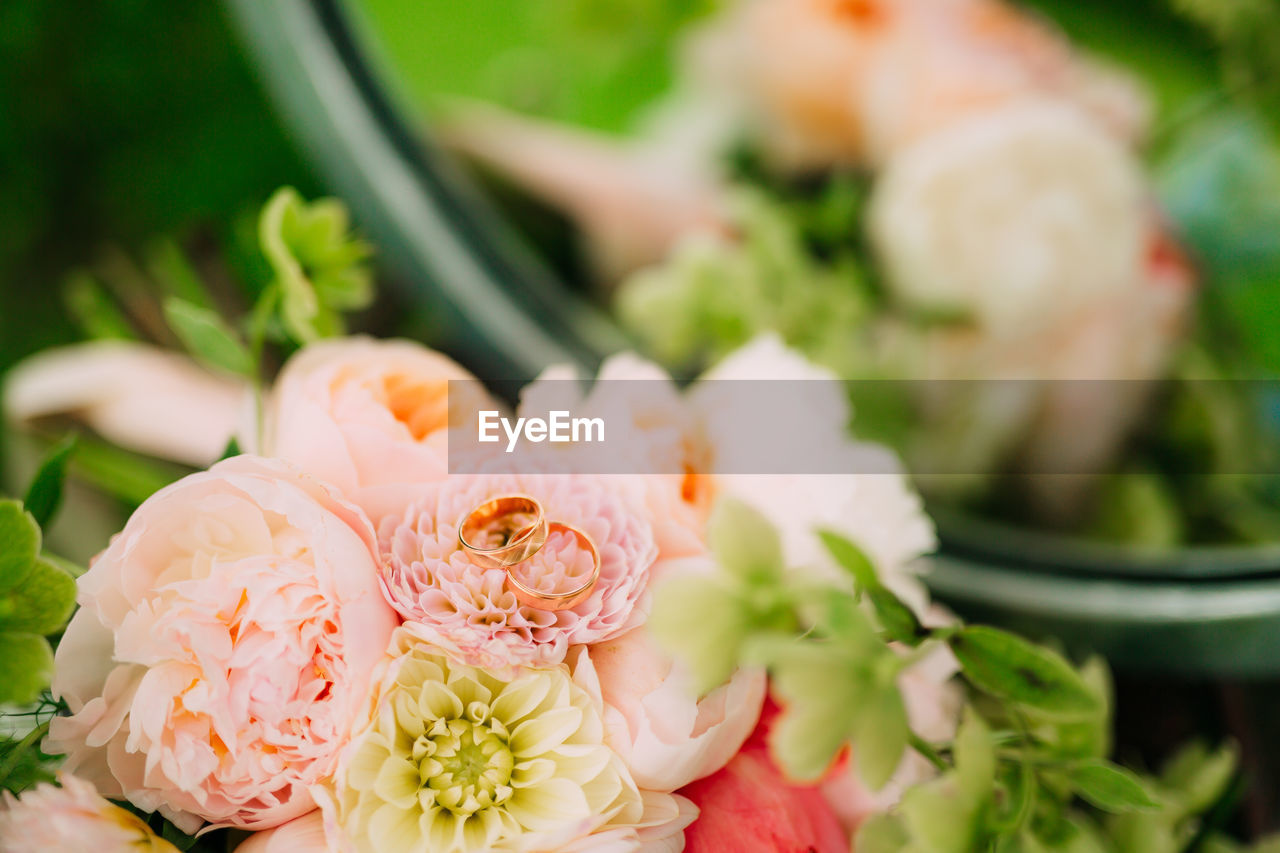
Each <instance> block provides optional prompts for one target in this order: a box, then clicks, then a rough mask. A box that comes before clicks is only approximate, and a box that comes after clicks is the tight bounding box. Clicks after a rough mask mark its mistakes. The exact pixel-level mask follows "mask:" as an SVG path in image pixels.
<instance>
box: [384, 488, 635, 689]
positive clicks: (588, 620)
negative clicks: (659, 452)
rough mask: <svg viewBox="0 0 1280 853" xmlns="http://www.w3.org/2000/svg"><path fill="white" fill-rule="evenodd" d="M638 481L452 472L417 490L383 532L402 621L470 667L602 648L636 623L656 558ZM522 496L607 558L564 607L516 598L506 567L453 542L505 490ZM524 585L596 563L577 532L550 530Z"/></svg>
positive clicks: (548, 587) (571, 584)
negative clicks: (486, 565)
mask: <svg viewBox="0 0 1280 853" xmlns="http://www.w3.org/2000/svg"><path fill="white" fill-rule="evenodd" d="M642 479H643V478H638V477H620V476H617V477H603V476H595V477H593V476H590V475H585V474H518V475H465V476H464V475H455V476H453V477H451V478H449V479H448V480H446V481H444V482H441V483H436V484H428V485H425V486H423V487H422V488H421V490H420V492H421V497H420V498H418V499H417V500H416V501H414V502H413V504H411V505H410V506H409V508H408V509H407V510H406V511H405V513H404V514H403V515H402V516H400V517H388V518H386V519H384V521H383V523H382V525H381V526H380V528H379V537H380V542H381V545H382V554H383V559H384V566H383V574H382V577H383V586H384V589H385V591H386V595H387V599H388V600H389V601H390V602H391V603H392V605H393V606H394V607H395V608H396V609H397V610H398V611H399V612H400V614H401V615H402V616H404V618H405V619H407V620H410V621H413V622H417V623H420V624H421V625H422V627H423V628H424V630H426V631H427V632H428V633H429V635H430V636H432V638H433V639H434V641H435V642H437V643H438V644H440V645H441V646H443V647H445V648H447V649H449V650H451V651H453V652H455V653H456V654H458V655H460V656H461V657H462V658H463V659H464V660H466V661H467V662H468V663H471V664H473V665H475V666H483V667H486V668H490V669H504V668H509V667H511V666H513V665H522V664H540V665H546V664H554V663H559V662H560V661H561V660H563V659H564V656H565V652H566V651H567V650H568V648H569V646H571V645H574V644H579V643H595V642H599V641H601V640H605V639H608V638H610V637H614V636H617V635H618V634H621V633H623V632H624V631H626V630H628V629H629V628H631V627H633V626H634V625H637V624H639V623H640V622H641V621H642V620H643V618H644V615H645V608H644V607H643V606H638V603H639V602H640V601H641V599H642V597H643V596H645V595H646V588H647V586H648V579H649V570H650V567H651V566H652V565H653V563H654V560H655V559H656V557H657V553H658V549H657V546H656V544H655V543H654V538H653V529H652V527H651V525H650V524H649V521H648V516H647V512H646V505H645V491H644V484H643V482H642ZM509 494H525V495H530V496H531V497H534V498H536V499H537V500H538V501H539V502H541V504H542V507H543V510H544V512H545V513H546V518H547V519H548V520H549V521H558V522H561V523H563V524H568V525H572V526H574V527H577V528H578V529H580V530H582V531H583V532H585V533H586V534H587V535H588V536H589V537H591V539H592V541H593V542H594V543H595V546H596V548H597V550H598V551H599V554H600V578H599V580H598V581H597V582H596V585H595V587H594V589H593V590H592V592H591V594H590V596H589V597H587V598H586V599H585V600H583V601H582V602H581V603H579V604H577V605H575V606H574V607H571V608H568V609H566V610H561V611H558V612H551V611H547V610H538V609H534V608H532V607H527V606H524V605H522V604H520V603H519V602H518V601H516V597H515V595H514V594H513V593H512V592H511V591H510V590H509V589H508V587H507V584H506V572H505V571H503V570H501V569H483V568H480V567H479V566H476V565H475V564H474V563H472V562H471V561H470V560H469V559H467V557H466V555H465V554H464V553H463V552H462V550H461V548H460V547H459V545H458V523H459V522H460V521H461V520H462V518H463V517H464V516H465V515H466V514H467V513H468V512H470V511H471V510H472V509H474V508H475V507H477V506H478V505H480V504H481V503H483V502H484V501H486V500H489V499H490V498H493V497H496V496H499V495H509ZM520 571H521V580H522V581H523V582H524V583H526V584H527V585H529V586H533V587H536V588H538V589H542V590H545V591H556V590H565V589H572V588H576V587H577V586H580V585H581V583H582V582H583V578H585V577H586V575H587V574H588V573H589V572H590V571H591V558H590V556H589V554H588V553H587V551H586V550H585V549H583V548H581V547H580V546H579V543H578V541H577V539H576V537H573V536H570V535H568V534H566V533H563V532H554V533H552V535H551V536H549V537H548V538H547V541H546V544H544V545H543V546H542V548H541V550H539V551H538V553H537V554H536V555H534V556H533V557H532V558H530V559H529V560H528V561H526V562H525V563H523V564H522V565H521V569H520Z"/></svg>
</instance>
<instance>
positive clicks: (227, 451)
mask: <svg viewBox="0 0 1280 853" xmlns="http://www.w3.org/2000/svg"><path fill="white" fill-rule="evenodd" d="M242 453H244V451H243V450H241V449H240V440H239V439H237V438H236V437H235V436H234V435H233V436H231V438H229V439H228V440H227V446H226V447H224V448H223V449H222V455H221V456H219V457H218V460H219V461H222V460H223V459H230V458H232V457H233V456H239V455H240V454H242Z"/></svg>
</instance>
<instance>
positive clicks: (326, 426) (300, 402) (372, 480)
mask: <svg viewBox="0 0 1280 853" xmlns="http://www.w3.org/2000/svg"><path fill="white" fill-rule="evenodd" d="M468 379H472V376H471V374H469V373H467V372H466V371H465V370H463V369H462V368H461V367H459V366H458V365H457V364H456V363H454V362H453V361H451V360H450V359H448V358H446V357H445V356H443V355H441V354H440V353H437V352H434V351H432V350H429V349H427V348H426V347H424V346H422V345H421V344H417V343H413V342H411V341H403V340H390V341H380V340H374V339H372V338H363V337H354V338H342V339H338V340H331V341H321V342H320V343H315V344H311V345H310V346H308V347H306V348H305V349H303V350H302V351H301V352H299V353H298V354H297V355H295V356H294V357H293V358H291V359H290V360H289V362H288V364H286V365H285V367H284V370H283V371H281V373H280V377H279V378H278V379H277V380H276V384H275V389H274V391H273V392H272V394H271V398H270V402H269V403H268V406H267V412H266V422H265V445H264V449H263V450H262V452H263V453H264V455H268V456H273V457H278V458H280V459H285V460H287V461H289V462H292V463H293V464H295V465H297V466H298V467H299V468H301V469H302V470H304V471H306V472H307V473H309V474H312V475H314V476H316V477H319V478H320V479H322V480H326V481H328V482H330V483H333V484H334V485H335V486H337V487H338V488H339V489H341V490H342V492H343V493H344V494H345V495H347V497H348V498H350V499H351V500H352V501H354V502H355V503H356V504H357V505H358V506H360V507H361V508H362V509H364V510H365V511H366V512H367V513H368V514H369V516H370V518H372V519H373V521H374V523H375V524H376V523H377V522H378V520H379V519H380V518H381V517H382V516H383V515H385V514H387V513H388V512H399V511H401V510H403V509H404V507H405V505H406V504H407V503H408V501H409V499H410V497H411V496H412V495H413V494H414V493H415V490H416V489H418V488H419V487H420V486H421V485H422V484H423V483H430V482H435V481H438V480H441V479H443V478H444V477H445V476H446V474H447V473H448V462H449V460H448V440H447V432H448V426H449V415H450V412H449V381H450V380H468ZM467 387H468V388H475V389H477V390H478V386H477V385H474V384H469V385H468V386H467ZM249 432H251V430H250V431H249ZM246 446H256V445H253V444H252V442H251V441H250V443H249V444H247V445H246Z"/></svg>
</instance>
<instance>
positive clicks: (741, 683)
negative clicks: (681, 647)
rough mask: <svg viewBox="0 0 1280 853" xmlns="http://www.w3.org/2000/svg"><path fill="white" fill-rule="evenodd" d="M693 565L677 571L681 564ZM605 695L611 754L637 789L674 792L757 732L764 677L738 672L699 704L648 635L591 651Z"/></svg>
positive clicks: (671, 568)
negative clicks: (624, 768)
mask: <svg viewBox="0 0 1280 853" xmlns="http://www.w3.org/2000/svg"><path fill="white" fill-rule="evenodd" d="M670 562H672V563H674V565H666V566H660V567H655V571H659V572H661V574H662V575H663V576H664V577H668V576H670V575H671V574H672V573H677V572H685V571H703V570H706V569H707V568H708V563H709V561H708V560H706V559H702V560H688V561H686V560H677V561H670ZM682 563H684V564H690V565H678V564H682ZM588 652H589V653H590V655H591V662H592V663H593V664H594V666H595V669H596V673H597V674H598V676H599V678H600V688H601V691H602V692H603V694H604V701H605V706H606V708H605V719H606V723H607V724H609V725H610V728H611V729H612V730H613V735H612V736H611V738H610V743H611V744H612V746H613V748H614V750H615V751H616V752H617V753H618V754H619V755H621V756H622V760H623V761H624V762H626V764H627V766H628V768H630V770H631V776H632V778H634V779H635V780H636V784H637V785H639V786H640V787H641V788H647V789H650V790H655V791H674V790H675V789H677V788H680V787H683V786H684V785H687V784H689V783H690V782H692V781H693V780H695V779H701V778H702V777H703V776H707V775H709V774H711V773H714V772H715V771H716V770H719V769H720V768H721V767H723V766H724V765H725V763H727V762H728V761H729V759H730V758H732V757H733V755H734V754H735V753H736V752H737V751H738V749H739V748H740V747H741V746H742V743H743V741H745V740H746V739H747V736H748V735H749V734H751V731H752V729H754V728H755V724H756V720H757V719H758V718H759V716H760V708H761V705H762V704H763V702H764V696H765V690H766V678H765V674H764V671H763V670H757V669H744V670H739V671H738V672H736V673H735V674H734V675H733V677H732V678H731V679H730V680H729V682H728V683H727V684H724V685H722V686H720V687H717V688H716V689H715V690H712V691H711V692H710V693H708V694H707V695H705V696H703V697H701V698H699V697H698V696H697V693H696V691H695V690H694V688H693V684H692V679H691V677H690V676H689V673H688V671H687V670H686V669H685V668H684V667H683V666H681V665H679V664H678V663H676V662H674V661H673V659H672V658H671V656H670V655H668V654H666V653H665V652H664V651H663V650H662V649H661V648H660V647H659V646H658V644H657V642H656V641H655V640H654V639H653V637H652V636H651V635H650V634H649V631H648V630H647V629H646V628H643V627H641V628H637V629H635V630H633V631H628V632H627V633H626V634H623V635H622V636H621V637H617V638H615V639H612V640H606V641H603V642H600V643H596V644H595V645H593V646H591V647H590V648H589V649H588Z"/></svg>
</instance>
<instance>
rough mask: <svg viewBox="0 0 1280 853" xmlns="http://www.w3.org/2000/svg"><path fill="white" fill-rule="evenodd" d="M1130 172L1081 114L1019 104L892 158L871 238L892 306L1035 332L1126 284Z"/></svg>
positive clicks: (1135, 238) (1135, 184)
mask: <svg viewBox="0 0 1280 853" xmlns="http://www.w3.org/2000/svg"><path fill="white" fill-rule="evenodd" d="M1144 221H1145V191H1144V188H1143V181H1142V175H1141V171H1140V168H1139V165H1138V163H1137V162H1136V161H1135V160H1134V158H1133V157H1131V156H1130V155H1129V154H1128V152H1126V151H1125V149H1124V148H1123V147H1122V146H1121V145H1119V144H1118V143H1117V142H1115V141H1114V140H1113V139H1112V138H1111V137H1109V136H1108V135H1107V134H1105V133H1104V132H1103V131H1101V130H1100V129H1099V128H1098V127H1097V126H1096V125H1095V124H1094V123H1092V122H1091V121H1089V120H1088V119H1086V118H1085V117H1084V116H1083V115H1081V114H1080V113H1079V112H1077V111H1075V110H1072V109H1069V108H1065V107H1057V106H1052V105H1047V104H1046V105H1034V106H1026V107H1017V108H1010V109H1007V110H1003V111H1001V112H998V113H993V114H991V115H988V116H983V117H981V118H975V119H972V120H970V121H968V122H965V123H964V124H961V125H958V126H956V127H954V128H951V129H949V130H946V131H943V132H939V133H937V134H934V135H932V136H930V137H928V138H926V139H925V140H923V141H922V142H920V143H918V144H916V145H914V146H912V147H910V148H908V149H906V150H905V151H902V152H901V153H899V154H898V155H897V156H896V157H895V158H894V159H893V160H892V161H890V163H889V165H888V168H887V169H886V170H885V172H884V173H883V175H882V177H881V178H880V181H879V182H878V184H877V185H876V188H875V191H874V195H873V198H872V202H871V208H870V221H869V230H870V236H871V240H872V242H873V244H874V246H875V249H876V251H877V253H878V254H879V256H880V259H881V261H882V263H883V266H884V271H885V275H886V278H887V281H888V285H889V288H890V290H891V291H892V293H893V295H894V297H895V298H896V299H898V300H899V301H900V302H901V303H902V304H903V305H905V306H907V307H910V308H913V309H917V310H928V311H961V312H965V313H967V314H969V315H971V316H972V317H973V319H974V320H975V321H976V322H977V324H978V325H979V326H980V327H982V328H983V329H984V330H985V331H986V332H987V333H989V334H991V335H996V336H1003V337H1011V336H1023V335H1031V334H1034V333H1035V331H1036V329H1038V328H1042V327H1044V326H1047V325H1049V324H1051V323H1052V322H1053V321H1054V320H1055V318H1057V317H1059V316H1061V315H1062V314H1064V313H1069V312H1073V311H1076V310H1079V309H1081V308H1082V307H1085V306H1088V305H1091V304H1093V303H1095V302H1097V301H1098V300H1100V299H1104V298H1107V297H1109V296H1112V295H1114V294H1116V293H1118V292H1122V291H1125V290H1128V289H1132V288H1135V287H1136V286H1137V283H1138V282H1139V280H1140V279H1139V274H1140V270H1141V265H1142V260H1143V249H1144V239H1143V238H1144V231H1143V229H1144Z"/></svg>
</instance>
